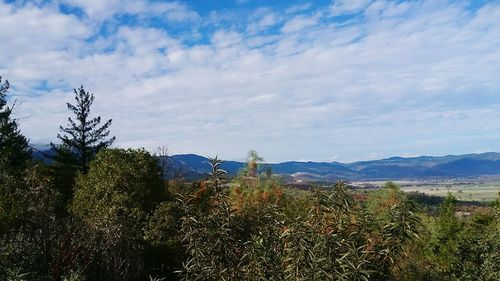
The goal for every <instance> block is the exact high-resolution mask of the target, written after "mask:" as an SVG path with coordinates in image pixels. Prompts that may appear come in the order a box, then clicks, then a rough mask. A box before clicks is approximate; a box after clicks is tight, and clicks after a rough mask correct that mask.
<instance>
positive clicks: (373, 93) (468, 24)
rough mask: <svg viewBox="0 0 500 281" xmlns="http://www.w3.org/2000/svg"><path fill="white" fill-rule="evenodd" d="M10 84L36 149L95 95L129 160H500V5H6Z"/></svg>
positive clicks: (129, 0)
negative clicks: (73, 105)
mask: <svg viewBox="0 0 500 281" xmlns="http://www.w3.org/2000/svg"><path fill="white" fill-rule="evenodd" d="M0 75H1V76H2V77H3V78H4V79H5V78H7V79H9V81H10V82H11V85H12V88H11V91H10V96H11V99H17V100H18V105H17V107H16V114H17V117H18V118H20V122H21V128H22V132H23V133H24V134H25V135H26V136H27V137H29V138H30V139H31V142H32V143H48V142H50V141H55V136H56V135H57V132H58V127H59V125H60V124H65V122H66V121H65V120H66V118H67V117H68V116H69V113H68V111H67V110H66V106H65V103H66V102H68V101H71V100H72V98H73V92H72V89H73V88H76V87H78V86H79V85H80V84H83V85H84V86H85V88H86V89H87V90H89V91H91V92H93V93H94V95H95V97H96V100H95V104H94V108H93V112H94V113H95V114H99V115H101V116H102V117H103V118H112V119H113V125H112V134H114V135H116V137H117V142H116V144H115V145H116V146H118V147H145V148H146V149H148V150H152V149H154V148H155V147H158V146H161V145H166V146H168V148H169V151H170V153H172V154H177V153H197V154H201V155H215V154H218V155H220V156H222V157H223V158H225V159H235V160H240V159H242V158H244V157H245V155H246V152H247V151H248V150H250V149H255V150H257V151H258V152H259V153H260V154H261V155H262V156H263V157H264V158H265V159H266V160H268V161H270V162H277V161H284V160H318V161H348V162H349V161H355V160H366V159H375V158H382V157H388V156H394V155H401V156H414V155H445V154H461V153H471V152H484V151H500V1H440V0H429V1H419V0H417V1H389V0H375V1H370V0H348V1H347V0H337V1H327V0H324V1H303V0H295V1H252V0H204V1H195V0H193V1H185V2H184V1H176V2H170V1H134V0H53V1H43V0H39V1H4V0H0Z"/></svg>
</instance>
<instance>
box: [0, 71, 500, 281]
mask: <svg viewBox="0 0 500 281" xmlns="http://www.w3.org/2000/svg"><path fill="white" fill-rule="evenodd" d="M9 89H10V84H9V83H8V82H7V81H4V82H3V81H2V80H1V79H0V280H67V281H70V280H72V281H79V280H156V281H158V280H491V281H498V280H500V199H497V200H496V201H495V202H492V203H491V205H490V206H487V207H484V208H482V209H481V212H473V213H472V215H471V216H462V217H461V216H458V215H457V210H458V209H457V207H458V204H459V202H457V200H456V199H455V198H454V197H453V196H452V195H448V196H447V197H446V198H444V200H438V204H439V205H438V206H437V208H429V206H428V205H426V204H422V202H423V201H425V200H418V201H415V200H413V199H412V197H409V196H408V195H407V194H405V193H403V192H402V191H401V190H400V189H399V187H398V186H397V185H395V184H393V183H391V182H388V183H387V184H386V185H385V186H384V187H383V188H381V189H379V190H376V191H371V192H369V193H367V194H359V193H358V192H357V191H356V190H352V189H350V188H349V187H348V186H347V185H346V184H345V183H343V182H338V183H336V184H333V185H332V186H329V187H315V188H311V190H299V189H294V188H288V187H285V186H283V184H281V183H280V180H279V178H278V177H276V176H274V175H273V172H272V170H271V169H266V168H265V167H261V165H260V164H261V163H262V162H263V158H261V157H260V156H259V155H258V154H257V153H256V152H255V151H250V152H249V154H248V161H247V163H246V165H245V166H244V168H243V169H242V170H241V171H240V172H239V173H238V175H236V176H232V177H229V176H228V174H227V173H226V171H224V170H223V169H221V161H220V160H219V159H218V158H217V157H214V158H211V159H210V168H211V171H210V173H209V175H208V177H206V178H204V179H202V180H198V181H187V180H185V179H183V178H181V177H174V178H173V179H169V180H166V179H165V177H164V173H165V171H168V163H165V162H164V161H163V160H164V159H166V158H165V157H162V156H164V155H163V154H164V150H162V151H160V153H157V154H151V153H149V152H147V151H145V150H144V149H118V148H111V147H110V146H111V145H112V143H113V142H114V140H115V138H114V137H113V136H112V134H111V129H112V120H111V119H109V120H107V121H106V120H103V119H101V117H93V116H94V115H92V114H91V106H92V104H93V102H94V97H93V95H92V94H91V93H90V92H88V91H86V90H85V89H84V87H83V86H81V87H80V88H78V89H75V91H74V94H75V100H74V103H68V104H67V108H68V110H69V112H70V117H69V118H68V122H67V124H66V125H61V126H60V133H59V134H58V135H57V138H58V139H59V141H58V143H53V144H51V145H52V147H53V149H54V151H56V153H55V154H54V155H50V156H47V157H51V159H52V161H51V162H50V163H49V164H47V163H43V162H40V161H37V160H35V159H32V156H31V155H32V149H31V147H30V146H29V141H28V139H27V138H26V137H25V136H23V135H22V134H21V132H20V130H19V121H20V120H17V119H16V118H14V115H13V110H15V102H14V101H12V100H10V99H9V98H8V94H9ZM131 133H133V132H131ZM167 137H168V136H167ZM361 195H362V196H361ZM429 201H432V200H429ZM425 202H427V201H425Z"/></svg>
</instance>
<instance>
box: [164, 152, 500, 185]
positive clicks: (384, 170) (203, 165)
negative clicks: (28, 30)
mask: <svg viewBox="0 0 500 281" xmlns="http://www.w3.org/2000/svg"><path fill="white" fill-rule="evenodd" d="M169 159H170V161H171V162H172V166H173V167H175V168H177V169H179V170H183V171H184V172H186V174H189V175H199V176H200V177H201V176H202V175H206V174H207V173H209V171H210V165H209V164H208V158H205V157H202V156H199V155H194V154H183V155H173V156H170V157H169ZM266 166H268V167H270V168H271V169H272V171H273V173H275V174H280V175H284V176H291V177H292V178H294V179H296V180H312V181H335V180H339V179H343V180H404V179H432V178H463V177H478V176H485V175H500V153H496V152H488V153H482V154H465V155H447V156H441V157H432V156H420V157H411V158H404V157H391V158H387V159H380V160H372V161H359V162H354V163H339V162H298V161H290V162H283V163H277V164H266ZM243 167H244V163H242V162H236V161H225V162H223V164H222V168H223V169H225V170H226V171H228V172H229V174H231V175H236V174H237V172H238V171H239V170H240V169H242V168H243ZM287 178H290V177H287Z"/></svg>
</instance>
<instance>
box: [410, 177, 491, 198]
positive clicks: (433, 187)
mask: <svg viewBox="0 0 500 281" xmlns="http://www.w3.org/2000/svg"><path fill="white" fill-rule="evenodd" d="M401 189H402V190H403V191H405V192H412V191H417V192H423V193H425V194H428V195H438V196H446V194H448V192H450V193H452V194H453V195H454V196H455V197H456V198H457V199H459V200H466V201H493V200H495V199H496V198H498V196H499V193H500V182H488V183H424V184H421V183H420V184H419V183H415V184H409V183H403V184H401Z"/></svg>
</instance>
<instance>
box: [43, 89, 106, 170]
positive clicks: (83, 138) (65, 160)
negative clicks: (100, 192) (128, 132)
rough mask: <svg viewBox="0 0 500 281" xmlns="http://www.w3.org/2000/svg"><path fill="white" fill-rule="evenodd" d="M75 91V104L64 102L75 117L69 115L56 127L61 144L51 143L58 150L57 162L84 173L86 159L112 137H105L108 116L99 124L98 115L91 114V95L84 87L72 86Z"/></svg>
mask: <svg viewBox="0 0 500 281" xmlns="http://www.w3.org/2000/svg"><path fill="white" fill-rule="evenodd" d="M74 92H75V101H76V104H75V105H72V104H70V103H67V107H68V109H69V110H70V111H71V112H73V114H74V115H75V119H73V118H71V117H69V118H68V127H66V128H64V127H62V126H60V127H59V130H60V131H61V133H62V134H58V135H57V138H58V139H60V140H61V142H62V144H61V145H58V146H57V145H54V144H53V143H51V146H52V147H53V148H54V149H55V151H56V152H57V153H56V156H55V160H56V162H59V163H62V164H64V165H65V166H67V167H66V168H73V169H74V170H77V171H80V172H82V173H84V174H85V173H87V170H88V165H89V162H90V161H91V160H92V159H93V158H94V156H95V155H96V154H97V152H98V151H99V150H101V149H102V148H106V147H108V146H110V145H111V144H112V143H113V142H114V140H115V137H112V138H109V139H107V137H108V135H109V126H110V125H111V122H112V120H111V119H109V120H108V121H106V122H105V123H104V124H102V125H101V117H100V116H98V117H95V118H91V117H90V107H91V106H92V103H93V102H94V95H93V94H91V93H89V92H86V91H85V89H84V88H83V86H80V88H78V89H74ZM68 166H69V167H68Z"/></svg>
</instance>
